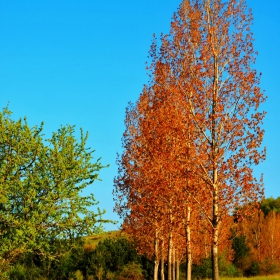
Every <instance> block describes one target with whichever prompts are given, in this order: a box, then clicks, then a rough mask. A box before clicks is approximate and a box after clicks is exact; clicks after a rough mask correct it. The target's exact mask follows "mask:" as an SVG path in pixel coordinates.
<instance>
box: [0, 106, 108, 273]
mask: <svg viewBox="0 0 280 280" xmlns="http://www.w3.org/2000/svg"><path fill="white" fill-rule="evenodd" d="M42 130H43V124H42V125H41V126H34V127H30V126H29V125H28V123H27V120H26V119H24V120H22V119H19V120H18V121H14V120H13V119H12V117H11V112H9V110H8V109H4V110H3V112H1V113H0V265H1V266H2V267H1V269H0V270H2V271H3V270H4V266H6V265H8V264H9V263H10V262H11V261H13V260H15V259H16V258H17V257H18V256H19V255H20V254H21V253H26V252H33V253H34V252H35V253H37V254H38V255H40V256H41V257H46V258H55V257H57V256H61V255H62V254H63V253H64V252H65V249H64V248H63V242H65V240H67V241H69V242H71V240H73V244H75V242H76V240H77V238H79V237H81V236H83V235H85V234H92V233H94V232H97V231H98V230H100V229H101V227H102V223H103V222H106V221H105V220H103V219H102V214H103V213H104V212H105V211H100V209H99V208H98V210H97V213H96V212H93V211H92V210H90V209H89V207H91V206H93V205H96V204H97V202H96V201H95V199H94V196H93V194H90V195H88V196H82V194H81V193H82V191H83V190H84V189H85V188H86V187H87V186H89V185H91V184H92V183H93V182H94V181H95V180H97V179H98V173H99V171H100V169H102V168H103V167H104V166H102V164H101V163H100V159H97V160H96V161H95V162H94V163H93V162H92V153H93V152H94V151H93V150H91V149H88V148H86V141H87V138H88V134H86V135H84V134H83V131H82V130H81V136H80V139H79V140H77V139H76V138H75V136H74V134H75V131H74V126H69V125H67V126H63V127H61V128H60V129H59V130H58V131H57V132H54V133H53V134H52V137H51V138H50V139H46V140H44V139H43V134H42ZM60 243H61V245H62V246H59V244H60ZM68 250H69V248H68Z"/></svg>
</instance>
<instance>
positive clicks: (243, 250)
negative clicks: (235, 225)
mask: <svg viewBox="0 0 280 280" xmlns="http://www.w3.org/2000/svg"><path fill="white" fill-rule="evenodd" d="M232 248H233V250H234V259H233V264H234V265H235V266H236V267H237V268H239V269H241V270H242V271H245V270H248V268H249V267H250V266H251V264H252V261H251V258H250V247H248V245H247V243H246V236H245V235H240V236H235V238H234V239H233V241H232Z"/></svg>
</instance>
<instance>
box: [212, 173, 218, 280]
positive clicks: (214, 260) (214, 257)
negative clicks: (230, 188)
mask: <svg viewBox="0 0 280 280" xmlns="http://www.w3.org/2000/svg"><path fill="white" fill-rule="evenodd" d="M214 178H215V179H216V172H214ZM214 182H215V181H214ZM214 187H215V188H214V197H213V222H212V224H213V244H212V277H213V280H219V264H218V230H219V221H218V210H219V208H218V188H217V187H216V184H215V185H214Z"/></svg>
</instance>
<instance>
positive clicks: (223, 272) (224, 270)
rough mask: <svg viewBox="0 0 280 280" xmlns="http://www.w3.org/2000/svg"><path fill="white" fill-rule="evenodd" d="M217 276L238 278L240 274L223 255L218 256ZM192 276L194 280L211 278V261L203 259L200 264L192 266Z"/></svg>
mask: <svg viewBox="0 0 280 280" xmlns="http://www.w3.org/2000/svg"><path fill="white" fill-rule="evenodd" d="M219 274H220V276H228V277H240V276H242V272H241V271H240V270H239V269H238V268H236V267H235V266H234V265H233V264H232V263H230V262H228V261H227V260H226V258H225V256H224V255H220V256H219ZM192 275H193V277H194V278H195V279H204V278H211V277H212V261H211V258H205V259H203V260H202V262H201V264H199V265H193V267H192Z"/></svg>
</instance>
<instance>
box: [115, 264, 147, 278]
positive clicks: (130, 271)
mask: <svg viewBox="0 0 280 280" xmlns="http://www.w3.org/2000/svg"><path fill="white" fill-rule="evenodd" d="M116 279H117V280H131V279H133V280H145V278H144V276H143V271H142V268H141V265H140V264H138V263H134V262H132V263H129V264H127V265H125V266H124V267H123V269H122V271H121V272H120V273H119V275H118V276H117V278H116Z"/></svg>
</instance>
